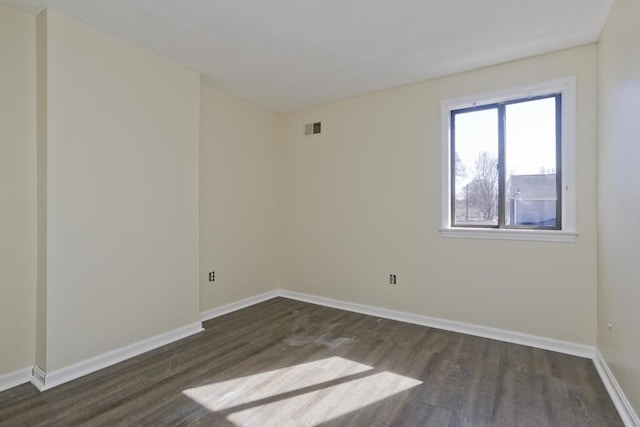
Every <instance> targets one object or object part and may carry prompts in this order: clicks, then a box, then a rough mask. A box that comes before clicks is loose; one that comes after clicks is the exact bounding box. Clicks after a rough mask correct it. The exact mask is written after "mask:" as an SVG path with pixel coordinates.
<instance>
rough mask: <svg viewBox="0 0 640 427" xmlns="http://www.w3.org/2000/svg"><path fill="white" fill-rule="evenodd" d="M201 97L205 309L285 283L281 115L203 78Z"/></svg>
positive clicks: (202, 286)
mask: <svg viewBox="0 0 640 427" xmlns="http://www.w3.org/2000/svg"><path fill="white" fill-rule="evenodd" d="M200 102H201V104H200V105H201V109H200V310H201V311H203V312H204V311H207V310H210V309H212V308H215V307H219V306H221V305H224V304H227V303H230V302H234V301H238V300H240V299H243V298H247V297H250V296H254V295H257V294H260V293H263V292H266V291H270V290H273V289H276V288H277V287H278V286H277V285H278V280H277V271H278V252H279V250H278V246H279V243H278V209H279V199H280V197H279V186H280V180H279V179H280V149H279V146H280V144H279V135H280V132H279V123H280V116H278V115H276V114H275V113H272V112H270V111H267V110H265V109H263V108H261V107H258V106H256V105H253V104H250V103H247V102H245V101H241V100H239V99H238V98H235V97H233V96H230V95H226V94H224V93H222V92H220V91H218V90H216V89H214V88H212V87H210V86H207V85H204V84H203V85H202V86H201V95H200ZM210 271H215V272H216V276H215V281H214V282H213V283H210V282H209V280H208V272H210Z"/></svg>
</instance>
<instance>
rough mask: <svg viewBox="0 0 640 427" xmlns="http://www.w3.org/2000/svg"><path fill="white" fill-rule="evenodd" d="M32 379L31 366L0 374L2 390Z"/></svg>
mask: <svg viewBox="0 0 640 427" xmlns="http://www.w3.org/2000/svg"><path fill="white" fill-rule="evenodd" d="M30 380H31V368H24V369H20V370H19V371H14V372H9V373H8V374H4V375H0V392H1V391H5V390H9V389H10V388H13V387H15V386H18V385H21V384H25V383H28V382H29V381H30Z"/></svg>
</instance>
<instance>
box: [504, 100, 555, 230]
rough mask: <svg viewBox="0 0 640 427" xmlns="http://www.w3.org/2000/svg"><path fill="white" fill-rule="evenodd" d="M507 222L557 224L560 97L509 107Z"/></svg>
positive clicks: (533, 225)
mask: <svg viewBox="0 0 640 427" xmlns="http://www.w3.org/2000/svg"><path fill="white" fill-rule="evenodd" d="M505 163H506V179H507V183H506V184H507V185H506V194H505V198H506V200H505V210H506V212H505V223H506V224H507V225H518V226H526V227H556V226H557V218H556V213H557V209H556V206H557V203H558V197H557V194H556V193H557V186H556V179H557V174H556V100H555V98H554V97H552V98H544V99H538V100H532V101H526V102H519V103H516V104H509V105H507V106H506V110H505Z"/></svg>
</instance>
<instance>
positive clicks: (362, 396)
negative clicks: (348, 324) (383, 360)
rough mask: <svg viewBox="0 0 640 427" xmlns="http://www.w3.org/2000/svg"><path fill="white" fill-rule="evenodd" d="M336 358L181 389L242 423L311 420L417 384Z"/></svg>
mask: <svg viewBox="0 0 640 427" xmlns="http://www.w3.org/2000/svg"><path fill="white" fill-rule="evenodd" d="M421 383H422V382H421V381H418V380H415V379H413V378H408V377H405V376H402V375H399V374H395V373H392V372H387V371H382V372H380V371H376V370H375V369H374V368H373V367H371V366H367V365H364V364H361V363H357V362H354V361H351V360H348V359H343V358H341V357H330V358H327V359H322V360H317V361H314V362H308V363H304V364H300V365H295V366H291V367H286V368H281V369H276V370H272V371H268V372H262V373H259V374H254V375H249V376H245V377H240V378H234V379H231V380H226V381H221V382H218V383H213V384H207V385H205V386H201V387H196V388H192V389H188V390H185V391H183V393H184V394H185V395H186V396H188V397H190V398H191V399H193V400H194V401H196V402H198V403H199V404H200V405H202V406H204V407H206V408H207V409H209V410H210V411H213V412H223V413H224V414H226V416H227V419H228V420H229V421H231V422H232V423H234V424H236V425H238V426H243V427H249V426H268V425H277V426H282V425H286V424H287V422H288V421H292V422H294V424H295V425H315V424H318V423H321V422H325V421H329V420H331V419H333V418H336V417H339V416H342V415H345V414H347V413H349V412H352V411H355V410H357V409H359V408H362V407H364V406H367V405H370V404H372V403H375V402H378V401H380V400H383V399H386V398H388V397H390V396H392V395H394V394H396V393H400V392H402V391H405V390H408V389H410V388H412V387H415V386H417V385H419V384H421Z"/></svg>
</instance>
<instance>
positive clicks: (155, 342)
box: [31, 322, 204, 391]
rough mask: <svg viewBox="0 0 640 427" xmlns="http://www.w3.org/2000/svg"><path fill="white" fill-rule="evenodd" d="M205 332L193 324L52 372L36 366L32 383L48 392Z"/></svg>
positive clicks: (199, 325)
mask: <svg viewBox="0 0 640 427" xmlns="http://www.w3.org/2000/svg"><path fill="white" fill-rule="evenodd" d="M203 330H204V329H203V328H202V324H201V323H200V322H196V323H192V324H190V325H187V326H183V327H181V328H178V329H174V330H172V331H169V332H166V333H164V334H160V335H156V336H155V337H152V338H148V339H145V340H142V341H139V342H137V343H134V344H131V345H128V346H125V347H121V348H118V349H116V350H112V351H109V352H107V353H104V354H101V355H98V356H95V357H92V358H90V359H86V360H83V361H80V362H78V363H74V364H73V365H70V366H67V367H64V368H61V369H57V370H55V371H52V372H44V371H42V370H41V369H40V368H39V367H38V366H34V367H33V371H34V372H33V376H32V379H31V382H32V383H33V385H35V386H36V387H37V388H38V390H40V391H44V390H48V389H50V388H53V387H56V386H58V385H60V384H64V383H66V382H69V381H71V380H74V379H76V378H79V377H82V376H84V375H87V374H91V373H93V372H96V371H99V370H100V369H103V368H106V367H107V366H111V365H115V364H116V363H118V362H122V361H123V360H126V359H130V358H132V357H134V356H137V355H139V354H142V353H146V352H147V351H150V350H153V349H155V348H158V347H162V346H163V345H166V344H170V343H172V342H174V341H178V340H180V339H182V338H186V337H188V336H190V335H193V334H196V333H198V332H200V331H203Z"/></svg>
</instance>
